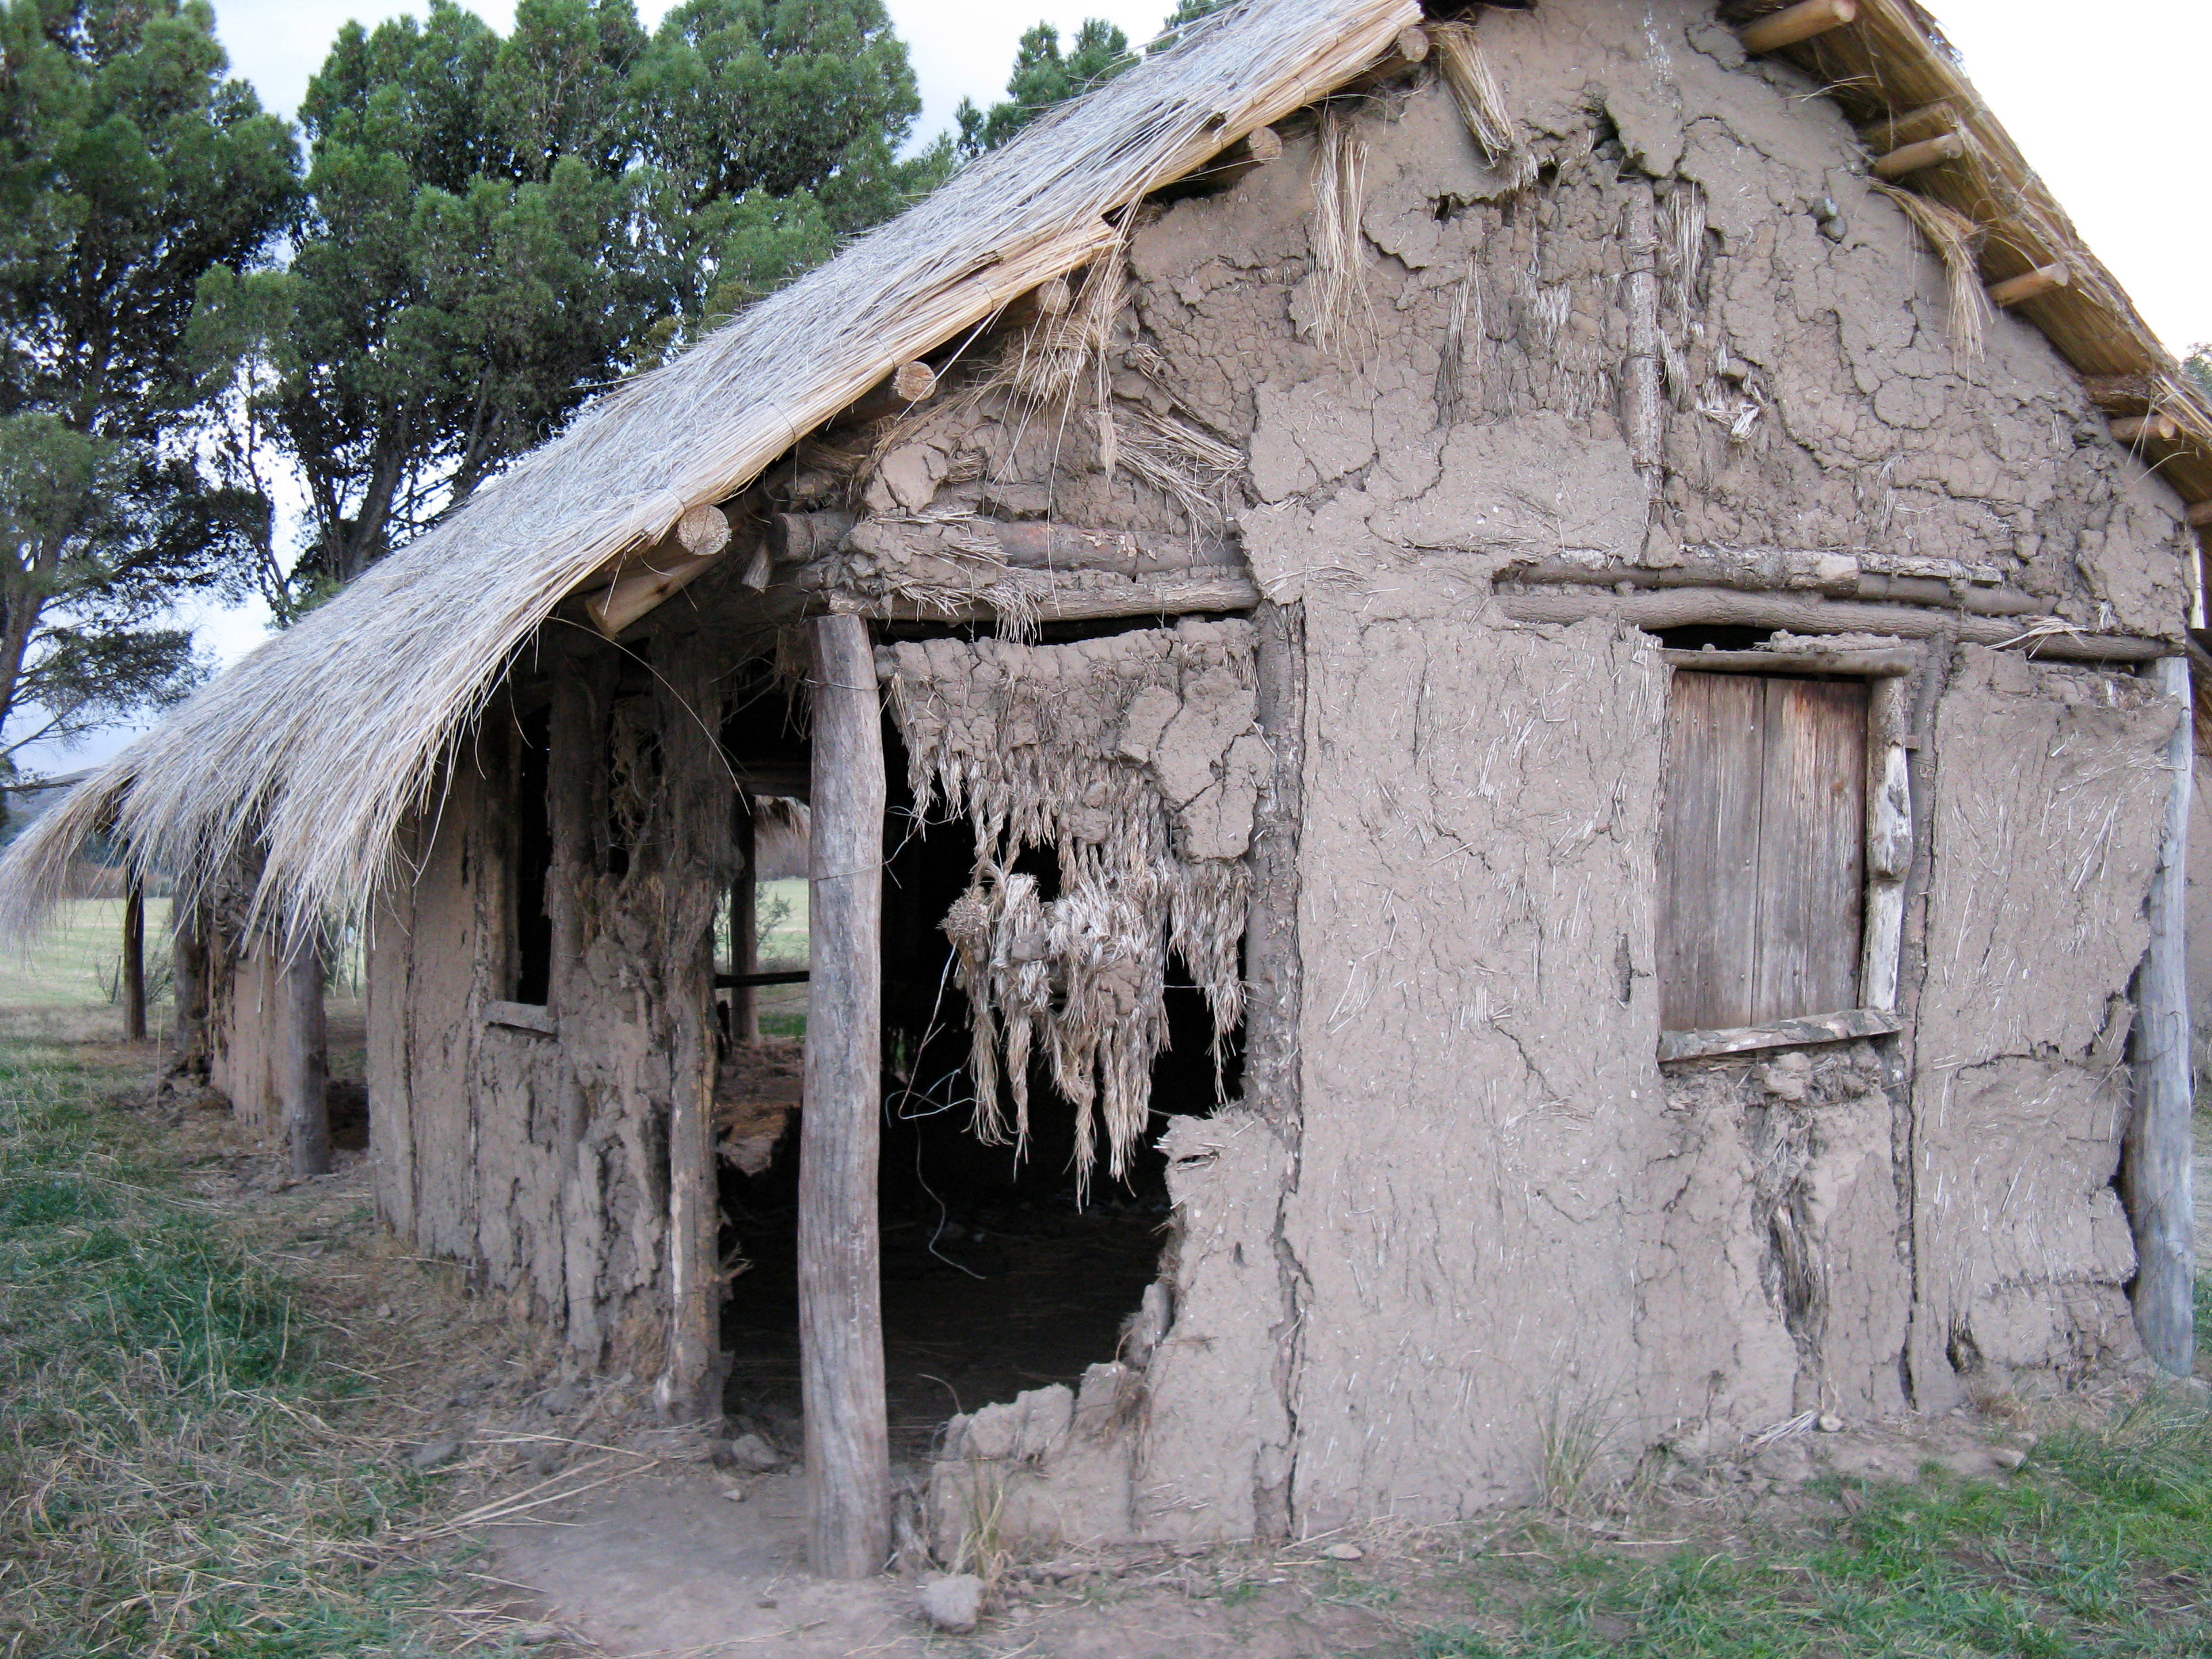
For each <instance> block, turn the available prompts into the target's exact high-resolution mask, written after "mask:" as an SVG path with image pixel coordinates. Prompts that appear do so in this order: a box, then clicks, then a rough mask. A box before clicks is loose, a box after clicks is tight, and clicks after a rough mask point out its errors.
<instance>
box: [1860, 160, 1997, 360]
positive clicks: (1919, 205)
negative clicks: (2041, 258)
mask: <svg viewBox="0 0 2212 1659" xmlns="http://www.w3.org/2000/svg"><path fill="white" fill-rule="evenodd" d="M1875 190H1876V191H1878V192H1880V193H1881V195H1884V196H1887V197H1889V199H1890V200H1891V201H1893V202H1894V203H1896V204H1898V206H1899V207H1900V208H1902V209H1904V210H1905V217H1906V218H1908V219H1910V220H1911V222H1912V225H1913V228H1914V229H1916V230H1917V231H1918V232H1919V233H1920V235H1921V238H1922V240H1924V241H1925V242H1926V243H1927V244H1928V246H1929V248H1930V249H1931V250H1932V251H1933V252H1935V254H1936V258H1939V259H1941V260H1942V262H1943V269H1944V270H1945V272H1946V274H1947V275H1948V276H1949V278H1950V290H1951V305H1950V316H1949V331H1950V336H1951V349H1952V351H1953V352H1954V354H1955V355H1956V356H1960V357H1966V358H1978V357H1980V356H1981V355H1982V349H1983V342H1982V336H1983V331H1984V329H1986V328H1987V326H1988V325H1989V320H1990V296H1989V295H1988V294H1986V293H1985V292H1984V290H1983V288H1982V268H1981V258H1980V253H1981V245H1982V228H1981V227H1980V226H1979V225H1978V224H1976V223H1975V222H1973V221H1972V219H1969V218H1968V217H1966V215H1965V214H1963V213H1960V212H1957V211H1955V210H1953V209H1951V208H1947V207H1945V206H1944V205H1943V204H1942V203H1941V202H1931V201H1929V199H1928V198H1927V197H1925V196H1917V195H1915V194H1914V193H1913V192H1912V191H1909V190H1899V189H1898V188H1897V187H1896V186H1895V185H1884V184H1876V185H1875Z"/></svg>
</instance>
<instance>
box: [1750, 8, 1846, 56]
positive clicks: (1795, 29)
mask: <svg viewBox="0 0 2212 1659" xmlns="http://www.w3.org/2000/svg"><path fill="white" fill-rule="evenodd" d="M1858 15H1859V6H1858V0H1803V3H1802V4H1799V5H1795V6H1789V7H1785V8H1784V9H1782V10H1780V11H1778V12H1776V13H1774V14H1773V15H1771V16H1769V17H1762V18H1760V19H1759V21H1757V22H1755V23H1747V24H1745V25H1744V26H1743V27H1742V28H1741V29H1739V30H1738V31H1737V37H1738V38H1739V39H1740V40H1742V42H1743V49H1744V50H1745V51H1746V52H1749V53H1751V55H1752V56H1753V57H1754V58H1756V57H1758V56H1759V54H1760V53H1762V52H1779V51H1781V50H1782V48H1783V47H1784V46H1796V44H1797V43H1798V42H1799V41H1801V40H1811V39H1812V38H1813V37H1814V35H1817V34H1826V33H1827V32H1828V31H1829V30H1830V29H1839V28H1842V27H1844V25H1845V24H1846V23H1855V22H1857V21H1858Z"/></svg>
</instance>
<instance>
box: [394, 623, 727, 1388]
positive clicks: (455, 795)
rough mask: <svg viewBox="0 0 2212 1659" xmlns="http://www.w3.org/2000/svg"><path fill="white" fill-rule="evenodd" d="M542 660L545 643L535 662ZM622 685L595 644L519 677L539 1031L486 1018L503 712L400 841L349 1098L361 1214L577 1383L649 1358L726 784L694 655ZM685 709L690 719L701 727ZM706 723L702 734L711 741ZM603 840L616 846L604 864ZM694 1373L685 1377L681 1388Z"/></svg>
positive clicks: (671, 650) (675, 644) (649, 1372)
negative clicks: (539, 912) (532, 740)
mask: <svg viewBox="0 0 2212 1659" xmlns="http://www.w3.org/2000/svg"><path fill="white" fill-rule="evenodd" d="M554 648H555V649H557V648H558V647H554ZM657 654H658V659H659V660H658V661H657V665H656V666H657V669H658V678H656V679H655V680H654V681H653V687H657V688H658V689H652V688H648V689H647V690H642V691H640V690H638V689H636V688H635V687H624V686H622V685H620V684H617V678H616V676H615V673H614V671H613V664H612V662H611V653H586V654H585V655H584V656H583V657H582V658H581V659H579V660H575V661H565V660H564V661H562V662H561V663H560V665H559V667H558V668H557V669H556V668H555V667H554V665H551V664H549V665H548V669H549V672H548V675H547V678H548V679H550V682H551V684H550V688H549V686H548V685H547V684H546V681H545V680H537V679H535V678H534V677H530V676H526V675H525V676H519V677H518V680H517V687H516V695H517V696H519V697H522V698H533V697H534V698H535V699H536V700H538V701H540V702H542V701H543V700H544V698H545V697H546V696H548V695H550V696H551V698H552V704H553V707H552V715H551V726H552V733H551V744H552V751H551V753H552V757H551V768H552V770H553V773H554V775H555V780H556V782H555V787H554V789H553V790H552V792H551V804H552V808H553V812H552V816H553V819H554V822H553V826H552V828H553V836H554V843H555V854H554V869H553V870H552V872H550V875H549V879H548V888H549V894H548V899H549V908H550V910H551V912H552V915H553V920H554V928H555V936H556V947H555V967H554V979H553V985H552V989H551V1000H550V1006H548V1007H546V1008H544V1009H541V1010H539V1011H538V1012H539V1014H540V1015H541V1016H542V1017H544V1018H546V1019H547V1020H549V1021H550V1023H552V1024H554V1025H555V1026H556V1030H555V1031H554V1032H551V1033H548V1032H546V1031H543V1030H532V1029H526V1028H525V1027H523V1026H520V1025H517V1024H511V1023H503V1022H502V1021H501V1019H499V1018H487V1016H488V1014H494V1013H496V1012H498V1011H496V1010H495V1009H494V1008H493V1006H492V1005H494V1004H495V1003H502V1002H507V1001H509V1000H511V999H512V997H513V984H512V981H511V977H510V969H511V956H512V951H513V948H514V947H513V940H512V939H511V938H510V930H511V916H512V914H513V896H512V893H511V890H510V888H509V883H510V882H511V881H512V880H513V870H514V856H515V855H514V848H513V843H512V836H513V826H514V823H515V817H516V814H515V811H514V802H513V794H514V788H515V786H514V782H513V766H514V759H513V753H512V750H511V746H510V741H509V737H508V733H509V732H510V731H511V729H512V728H513V725H514V721H513V717H512V714H513V711H512V710H511V708H509V707H508V706H507V703H506V702H505V701H504V700H502V701H501V702H500V703H497V704H495V707H494V709H493V711H492V712H491V713H490V714H488V715H487V717H486V718H485V720H484V721H483V723H482V726H481V728H480V730H479V732H478V733H477V736H476V738H475V739H474V740H473V741H471V743H469V744H465V745H463V747H462V748H461V750H460V751H459V757H458V759H457V761H456V763H454V764H453V767H452V768H451V769H450V771H449V774H448V779H447V788H446V789H445V790H444V792H443V793H442V795H441V799H439V800H438V801H437V802H436V804H435V806H434V807H433V809H431V810H430V811H428V812H426V813H425V814H424V815H423V816H422V817H421V818H420V819H418V820H417V821H416V823H415V824H414V825H413V826H412V827H411V829H410V831H409V836H408V839H407V841H406V842H405V843H404V845H403V847H402V849H401V857H400V859H399V860H398V867H400V868H401V869H403V870H407V871H411V872H414V873H413V877H412V879H411V880H410V881H408V882H407V883H405V884H404V885H401V886H399V887H398V888H397V889H396V890H393V891H392V892H391V893H389V894H388V895H387V896H386V898H385V900H384V902H383V903H382V904H381V906H380V908H379V910H378V913H377V915H376V916H375V918H374V924H373V926H372V928H371V931H370V933H369V939H368V1010H369V1017H368V1091H369V1102H370V1108H369V1121H370V1132H371V1152H372V1156H373V1158H374V1165H375V1175H376V1183H377V1198H378V1204H379V1207H380V1210H381V1212H382V1213H383V1214H384V1216H385V1218H386V1220H387V1221H388V1222H389V1223H390V1224H391V1225H392V1226H393V1227H394V1228H395V1229H396V1230H398V1231H399V1232H400V1233H401V1234H402V1236H403V1237H406V1238H408V1239H410V1241H411V1242H413V1243H415V1245H416V1247H417V1248H419V1249H422V1251H423V1252H424V1253H425V1254H427V1255H440V1256H445V1257H449V1258H452V1259H453V1260H455V1261H459V1262H461V1263H462V1264H464V1265H465V1267H467V1269H468V1271H469V1273H470V1277H471V1282H472V1283H473V1284H475V1285H477V1287H478V1288H479V1289H480V1290H481V1291H483V1292H484V1293H486V1294H490V1295H495V1296H497V1297H501V1298H503V1299H504V1300H505V1302H506V1303H507V1306H508V1307H509V1309H510V1310H511V1311H512V1312H513V1315H514V1316H517V1317H520V1318H526V1319H529V1320H530V1321H532V1322H534V1323H536V1324H538V1326H540V1327H541V1328H545V1329H548V1330H550V1332H551V1333H553V1334H554V1335H555V1336H556V1338H557V1339H558V1340H560V1341H561V1342H562V1344H563V1345H564V1346H565V1347H566V1349H567V1350H568V1353H569V1354H570V1355H571V1357H572V1358H573V1359H574V1362H575V1363H576V1364H580V1365H581V1366H582V1367H584V1368H586V1369H587V1370H611V1371H612V1370H627V1371H630V1372H633V1373H635V1375H636V1376H640V1377H652V1376H655V1375H656V1374H657V1373H659V1372H660V1371H662V1370H663V1368H664V1367H665V1364H666V1363H667V1360H668V1352H667V1348H668V1326H669V1310H670V1306H671V1291H670V1285H669V1274H670V1267H671V1243H670V1237H669V1174H668V1169H669V1164H668V1160H669V1155H670V1145H669V1138H670V1132H671V1130H670V1126H671V1115H672V1114H673V1112H674V1110H675V1109H676V1106H677V1104H678V1101H679V1099H688V1098H689V1097H688V1096H687V1095H686V1092H685V1091H693V1092H694V1093H696V1095H698V1096H699V1097H702V1103H703V1096H704V1093H705V1091H706V1090H707V1089H708V1086H709V1080H710V1074H711V1070H712V1063H713V1056H712V1044H711V1040H710V1039H709V1037H708V1034H707V1032H706V1030H705V1029H704V1026H703V1024H702V1021H703V1020H704V1019H705V1018H707V1008H708V996H709V985H708V978H709V976H710V975H711V973H712V962H711V959H710V958H709V957H708V954H707V953H708V951H709V950H710V949H711V937H712V935H711V927H710V926H709V924H710V923H711V921H712V916H713V905H714V893H715V891H716V884H717V883H718V882H720V881H726V867H725V866H726V861H727V858H728V850H727V842H728V836H727V833H726V807H725V808H723V809H722V810H721V816H720V817H719V818H714V819H713V820H712V821H713V823H714V828H715V829H717V830H719V831H720V834H719V835H715V836H709V835H707V834H704V833H702V829H703V827H704V826H705V825H706V824H707V823H708V821H709V816H708V815H710V814H711V813H713V812H714V810H715V806H714V804H715V803H716V802H718V801H721V800H725V799H726V777H724V776H723V775H720V774H719V773H718V772H717V771H716V770H715V769H714V766H713V764H712V762H711V757H710V754H709V753H707V752H702V750H703V749H704V743H703V739H702V740H698V741H690V740H689V739H690V735H691V734H692V733H694V732H696V731H697V730H698V729H699V722H700V720H702V719H705V720H709V721H711V720H712V719H713V718H714V708H715V704H714V701H713V696H712V691H711V687H710V686H709V685H708V683H707V680H708V672H709V669H710V666H711V664H712V661H713V659H712V657H711V656H708V655H702V654H701V653H698V652H697V651H696V650H695V649H693V648H691V647H690V646H689V645H687V644H686V643H685V642H684V641H681V640H674V639H671V640H670V641H667V642H666V643H665V645H664V646H663V647H661V649H660V650H659V653H657ZM699 711H704V713H703V714H701V713H700V712H699ZM708 729H711V726H709V727H708ZM611 826H620V829H621V833H622V835H623V839H624V845H623V847H622V848H621V857H620V859H619V860H617V858H616V857H615V856H614V850H613V848H611V842H610V838H611V834H612V833H614V831H613V830H612V829H611ZM694 1380H695V1381H696V1379H694Z"/></svg>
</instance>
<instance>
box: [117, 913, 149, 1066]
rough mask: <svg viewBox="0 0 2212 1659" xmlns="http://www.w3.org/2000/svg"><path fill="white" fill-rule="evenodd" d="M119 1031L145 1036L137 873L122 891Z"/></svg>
mask: <svg viewBox="0 0 2212 1659" xmlns="http://www.w3.org/2000/svg"><path fill="white" fill-rule="evenodd" d="M123 1035H124V1036H125V1037H127V1038H129V1039H130V1040H131V1042H144V1041H145V1040H146V883H145V881H144V880H143V878H141V877H138V876H137V875H133V876H132V877H131V884H130V886H129V887H128V888H126V889H125V891H124V894H123Z"/></svg>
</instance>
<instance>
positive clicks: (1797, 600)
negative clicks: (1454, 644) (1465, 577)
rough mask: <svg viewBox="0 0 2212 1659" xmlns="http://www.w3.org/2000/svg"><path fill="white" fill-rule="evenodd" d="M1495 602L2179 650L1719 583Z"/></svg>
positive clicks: (2046, 645) (1823, 628)
mask: <svg viewBox="0 0 2212 1659" xmlns="http://www.w3.org/2000/svg"><path fill="white" fill-rule="evenodd" d="M1497 598H1498V609H1499V610H1501V611H1504V613H1505V614H1506V615H1507V616H1508V617H1511V618H1512V619H1513V620H1514V621H1516V622H1523V623H1578V622H1582V621H1583V620H1585V619H1586V618H1589V617H1615V618H1618V619H1619V620H1620V621H1622V622H1626V623H1632V624H1634V625H1635V626H1636V627H1638V628H1641V629H1645V630H1646V631H1647V632H1652V633H1656V632H1658V631H1660V630H1661V629H1668V628H1695V627H1748V628H1768V629H1773V628H1782V629H1788V630H1789V631H1790V632H1791V633H1793V634H1888V635H1896V636H1898V637H1899V638H1902V639H1909V640H1929V639H1938V638H1942V637H1945V636H1948V637H1950V638H1952V639H1955V640H1957V641H1960V642H1961V643H1962V644H1967V645H1986V646H1990V647H1995V648H1998V649H2003V648H2010V649H2014V650H2018V651H2023V652H2027V653H2031V654H2033V655H2035V656H2038V657H2048V658H2051V659H2054V660H2060V661H2067V662H2136V663H2141V662H2155V661H2157V660H2158V659H2160V658H2161V657H2170V656H2172V655H2173V654H2174V653H2175V652H2176V651H2177V650H2178V649H2179V647H2178V646H2176V645H2174V644H2172V643H2171V642H2169V641H2165V640H2154V639H2136V638H2132V637H2130V636H2128V635H2114V634H2088V633H2083V632H2081V631H2080V630H2078V629H2073V628H2070V627H2069V626H2067V625H2065V624H2063V623H2060V622H2058V621H2057V619H2056V618H2051V617H1984V616H1976V615H1974V614H1972V613H1971V612H1962V611H1947V610H1939V609H1936V608H1935V607H1932V606H1922V605H1877V604H1868V603H1865V602H1858V603H1853V602H1851V601H1850V600H1845V599H1815V598H1813V597H1811V596H1809V595H1800V594H1785V593H1745V592H1737V591H1736V590H1735V589H1734V588H1724V587H1673V588H1662V589H1659V590H1657V591H1656V592H1640V591H1639V592H1629V593H1616V592H1610V591H1608V590H1607V589H1604V588H1589V587H1550V588H1534V587H1531V588H1521V589H1507V588H1501V589H1499V590H1498V594H1497Z"/></svg>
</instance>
